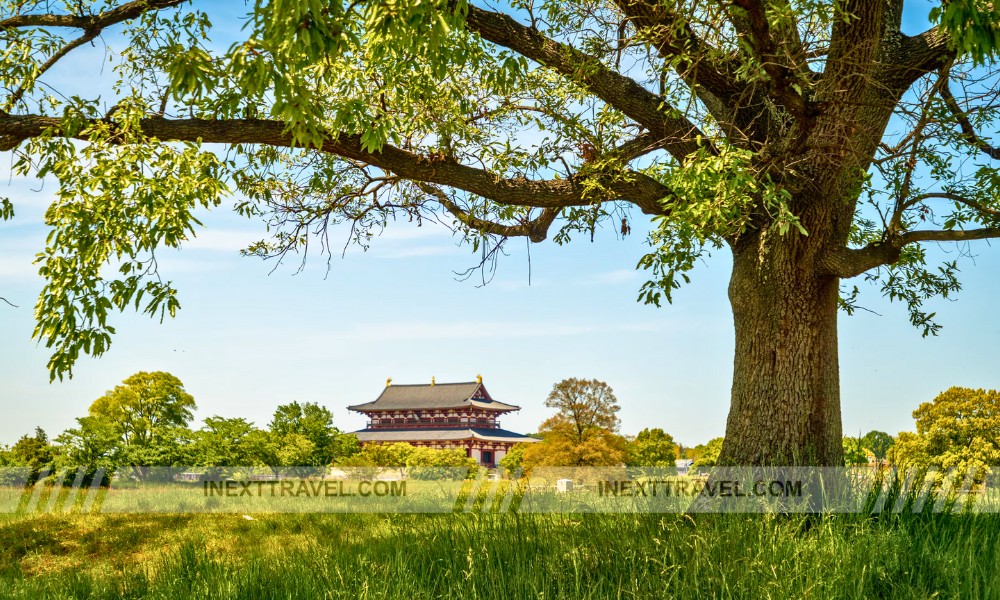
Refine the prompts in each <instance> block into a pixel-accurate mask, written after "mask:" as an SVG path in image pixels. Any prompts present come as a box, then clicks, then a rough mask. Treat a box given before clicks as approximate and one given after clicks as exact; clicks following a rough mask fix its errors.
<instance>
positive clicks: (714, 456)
mask: <svg viewBox="0 0 1000 600" xmlns="http://www.w3.org/2000/svg"><path fill="white" fill-rule="evenodd" d="M724 440H725V438H721V437H717V438H712V439H711V440H709V441H708V443H707V444H698V445H697V446H695V453H696V454H697V458H695V459H694V466H696V467H714V466H715V465H717V464H719V456H721V455H722V447H723V443H724Z"/></svg>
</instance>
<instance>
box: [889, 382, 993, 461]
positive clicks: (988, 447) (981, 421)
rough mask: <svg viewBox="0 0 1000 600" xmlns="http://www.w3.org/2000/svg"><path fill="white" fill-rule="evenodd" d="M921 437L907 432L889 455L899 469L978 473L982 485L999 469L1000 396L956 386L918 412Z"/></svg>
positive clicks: (915, 415) (924, 404)
mask: <svg viewBox="0 0 1000 600" xmlns="http://www.w3.org/2000/svg"><path fill="white" fill-rule="evenodd" d="M913 418H914V419H916V422H917V432H916V433H915V434H914V433H910V432H903V433H900V434H899V436H898V437H897V440H896V444H895V445H894V446H893V447H892V449H891V450H890V460H891V461H892V463H893V464H894V465H895V466H897V467H900V468H906V467H934V468H937V469H940V470H942V471H946V470H949V469H955V470H956V471H958V472H960V473H973V472H975V473H976V475H975V479H976V480H977V481H981V480H982V479H983V478H984V477H985V476H986V475H987V474H988V473H989V468H990V467H991V466H993V465H997V464H1000V392H998V391H996V390H982V389H975V390H974V389H970V388H962V387H953V388H950V389H948V390H946V391H944V392H941V393H940V394H938V396H937V397H936V398H934V400H933V401H932V402H924V403H923V404H921V405H920V407H919V408H917V410H915V411H913Z"/></svg>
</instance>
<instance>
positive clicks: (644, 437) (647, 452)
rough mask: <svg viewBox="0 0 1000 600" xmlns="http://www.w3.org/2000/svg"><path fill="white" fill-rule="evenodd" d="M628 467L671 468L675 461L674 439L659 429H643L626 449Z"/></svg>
mask: <svg viewBox="0 0 1000 600" xmlns="http://www.w3.org/2000/svg"><path fill="white" fill-rule="evenodd" d="M626 452H627V457H626V460H625V464H626V465H628V466H630V467H673V466H674V465H675V464H676V463H675V462H674V461H676V460H677V444H676V443H675V442H674V438H673V437H672V436H671V435H670V434H669V433H667V432H665V431H663V430H662V429H660V428H658V427H657V428H654V429H649V428H646V429H643V430H642V431H640V432H639V435H637V436H635V439H633V440H629V442H628V446H627V447H626Z"/></svg>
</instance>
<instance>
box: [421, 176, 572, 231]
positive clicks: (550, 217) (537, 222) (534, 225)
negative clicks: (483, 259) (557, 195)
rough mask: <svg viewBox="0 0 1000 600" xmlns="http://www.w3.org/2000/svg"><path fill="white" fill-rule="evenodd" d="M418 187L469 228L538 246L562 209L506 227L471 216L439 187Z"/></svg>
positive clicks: (425, 184) (548, 211) (551, 209)
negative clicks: (530, 242)
mask: <svg viewBox="0 0 1000 600" xmlns="http://www.w3.org/2000/svg"><path fill="white" fill-rule="evenodd" d="M416 185H417V187H418V188H420V189H421V190H423V191H424V192H425V193H427V194H430V195H431V196H434V198H435V199H436V200H437V201H438V203H439V204H440V205H441V206H443V207H444V208H445V210H447V211H448V212H449V213H451V214H452V216H454V217H455V218H456V219H458V220H459V221H461V222H462V223H463V224H465V225H466V226H467V227H469V228H471V229H475V230H477V231H481V232H483V233H488V234H492V235H499V236H502V237H527V238H528V239H529V240H531V241H532V242H535V243H536V244H537V243H539V242H543V241H545V238H546V237H548V232H549V227H550V226H551V225H552V223H553V222H554V221H555V220H556V217H558V216H559V210H560V209H558V208H545V209H542V213H541V214H540V215H539V216H537V217H535V218H534V219H527V220H525V221H524V222H523V223H519V224H517V225H505V224H503V223H496V222H494V221H489V220H486V219H481V218H479V217H476V216H473V215H471V214H469V213H468V211H465V210H463V209H462V207H460V206H459V205H458V204H456V203H455V202H454V201H452V199H451V198H449V197H448V194H446V193H444V191H443V190H441V189H440V188H438V187H437V186H434V185H430V184H427V183H417V184H416Z"/></svg>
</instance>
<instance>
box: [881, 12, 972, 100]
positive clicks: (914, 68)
mask: <svg viewBox="0 0 1000 600" xmlns="http://www.w3.org/2000/svg"><path fill="white" fill-rule="evenodd" d="M950 42H951V40H950V38H949V37H948V34H947V33H946V32H944V31H942V30H941V29H939V28H937V27H935V28H934V29H928V30H927V31H925V32H923V33H921V34H919V35H914V36H903V38H902V40H901V41H900V43H899V44H898V45H897V46H896V47H895V48H894V50H893V51H892V52H891V53H890V55H889V56H887V57H886V58H885V62H886V63H887V66H889V67H892V69H893V71H892V74H893V79H892V80H891V81H885V82H884V83H885V84H886V85H887V86H890V87H892V88H893V89H895V90H900V91H905V90H907V89H909V88H910V86H911V85H913V84H914V83H915V82H916V81H917V80H918V79H920V78H921V77H923V76H924V75H926V74H928V73H933V72H934V71H937V70H939V69H941V68H943V67H945V66H946V65H947V64H948V63H950V62H951V61H953V60H955V56H956V54H955V50H954V49H953V48H952V47H951V43H950Z"/></svg>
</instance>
